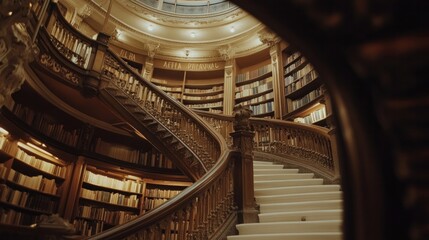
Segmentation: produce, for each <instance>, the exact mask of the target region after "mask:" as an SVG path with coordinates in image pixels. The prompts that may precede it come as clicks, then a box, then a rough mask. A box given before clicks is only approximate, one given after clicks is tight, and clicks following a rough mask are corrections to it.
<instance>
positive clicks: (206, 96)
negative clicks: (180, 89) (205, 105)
mask: <svg viewBox="0 0 429 240" xmlns="http://www.w3.org/2000/svg"><path fill="white" fill-rule="evenodd" d="M218 98H223V93H220V94H217V95H205V96H203V95H202V96H186V95H184V96H183V99H186V100H209V99H218Z"/></svg>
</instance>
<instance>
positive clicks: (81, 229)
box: [73, 219, 104, 237]
mask: <svg viewBox="0 0 429 240" xmlns="http://www.w3.org/2000/svg"><path fill="white" fill-rule="evenodd" d="M73 225H74V227H75V229H76V232H77V233H80V235H83V236H88V237H90V236H92V235H95V234H97V233H99V232H101V231H103V229H104V222H103V221H88V220H86V219H75V220H74V221H73Z"/></svg>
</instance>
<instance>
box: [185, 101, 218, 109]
mask: <svg viewBox="0 0 429 240" xmlns="http://www.w3.org/2000/svg"><path fill="white" fill-rule="evenodd" d="M186 106H188V107H190V108H215V107H222V106H223V101H220V102H215V103H201V104H187V105H186Z"/></svg>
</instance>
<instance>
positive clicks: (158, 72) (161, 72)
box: [151, 68, 186, 101]
mask: <svg viewBox="0 0 429 240" xmlns="http://www.w3.org/2000/svg"><path fill="white" fill-rule="evenodd" d="M185 76H186V73H185V72H184V71H179V70H167V69H160V68H155V69H154V70H153V76H152V79H151V82H152V83H153V84H155V85H156V86H158V88H160V89H161V90H163V91H164V92H166V93H167V94H169V95H170V96H172V97H173V98H174V99H177V100H178V101H181V100H182V92H183V81H184V78H185Z"/></svg>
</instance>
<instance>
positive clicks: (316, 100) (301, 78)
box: [283, 49, 327, 126]
mask: <svg viewBox="0 0 429 240" xmlns="http://www.w3.org/2000/svg"><path fill="white" fill-rule="evenodd" d="M283 63H284V67H283V71H284V84H285V100H286V114H285V115H283V119H285V120H291V121H295V122H300V123H306V124H317V125H320V126H326V121H325V119H326V116H327V112H326V106H325V104H324V94H325V93H324V91H323V90H322V80H321V79H320V78H319V76H318V74H317V72H316V71H315V69H314V67H313V66H312V65H311V64H310V63H309V62H308V61H307V60H306V58H305V57H304V56H302V55H301V53H299V52H298V51H294V50H290V49H287V51H284V54H283Z"/></svg>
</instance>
